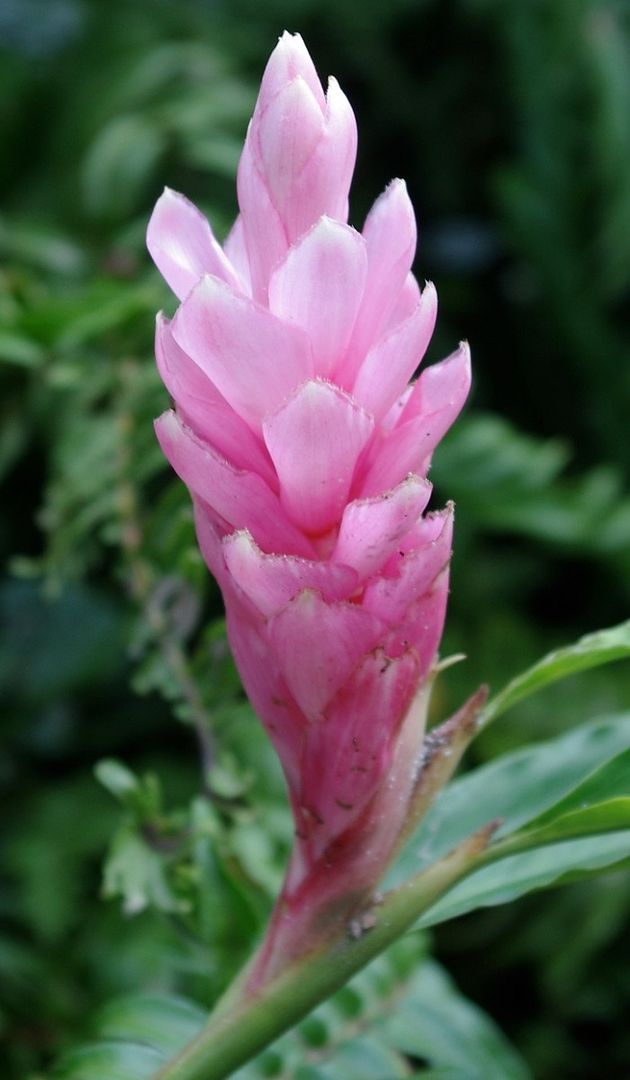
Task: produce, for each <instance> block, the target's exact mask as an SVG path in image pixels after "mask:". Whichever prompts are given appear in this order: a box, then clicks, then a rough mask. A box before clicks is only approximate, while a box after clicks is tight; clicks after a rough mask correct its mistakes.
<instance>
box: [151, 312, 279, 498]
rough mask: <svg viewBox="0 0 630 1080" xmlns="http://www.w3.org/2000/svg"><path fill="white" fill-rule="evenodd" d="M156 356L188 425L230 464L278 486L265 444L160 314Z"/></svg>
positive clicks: (170, 390) (170, 392)
mask: <svg viewBox="0 0 630 1080" xmlns="http://www.w3.org/2000/svg"><path fill="white" fill-rule="evenodd" d="M155 356H156V359H157V366H158V370H159V372H160V375H161V377H162V381H163V382H164V385H165V386H166V389H167V390H168V392H169V394H170V395H171V397H172V398H173V400H174V401H175V402H176V404H177V410H178V412H179V414H180V415H181V417H182V419H183V420H184V422H185V423H186V424H187V425H188V427H190V428H192V429H193V431H194V432H195V434H197V435H199V436H200V437H201V438H202V439H203V440H204V441H205V442H207V443H210V445H211V446H212V447H213V448H214V449H215V450H216V451H217V452H218V453H219V454H221V456H222V457H225V458H227V460H228V461H229V462H231V464H232V465H235V466H236V467H237V468H238V469H249V470H251V471H252V472H257V473H258V474H259V475H260V476H262V477H263V479H264V480H266V481H267V483H268V484H269V485H270V487H272V488H277V486H278V481H277V477H276V474H275V471H274V468H273V466H272V464H271V461H270V459H269V455H268V454H267V451H266V450H265V447H264V446H263V445H262V443H261V442H260V440H259V439H257V438H256V436H255V435H254V433H253V432H252V430H251V428H250V427H248V425H247V424H246V423H245V421H244V420H241V418H240V416H239V415H238V413H235V412H234V409H233V408H232V407H231V405H228V403H227V401H226V400H225V398H224V397H222V396H221V394H220V393H219V391H218V390H217V388H216V387H215V386H214V385H213V383H211V382H210V379H209V378H208V376H207V375H204V373H203V371H202V370H201V368H200V367H197V364H195V362H194V360H191V359H190V357H189V356H187V355H186V353H185V352H184V351H183V350H182V349H180V347H179V345H178V344H177V342H176V341H175V340H174V338H173V335H172V334H171V331H170V327H169V323H168V320H167V319H165V318H164V316H163V315H162V314H160V315H158V318H157V323H156V330H155Z"/></svg>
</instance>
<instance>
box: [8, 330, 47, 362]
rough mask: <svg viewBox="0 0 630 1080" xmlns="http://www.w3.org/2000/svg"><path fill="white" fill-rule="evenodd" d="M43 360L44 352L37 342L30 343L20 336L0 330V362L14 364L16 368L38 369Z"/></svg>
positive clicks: (30, 341)
mask: <svg viewBox="0 0 630 1080" xmlns="http://www.w3.org/2000/svg"><path fill="white" fill-rule="evenodd" d="M43 359H44V350H43V349H42V347H41V345H40V344H39V343H38V342H37V341H32V340H31V339H30V338H28V337H24V336H23V335H22V334H14V333H11V331H9V330H0V362H2V363H3V364H14V365H15V366H16V367H23V368H35V367H39V365H40V364H41V363H42V361H43Z"/></svg>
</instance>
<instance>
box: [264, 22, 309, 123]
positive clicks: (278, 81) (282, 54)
mask: <svg viewBox="0 0 630 1080" xmlns="http://www.w3.org/2000/svg"><path fill="white" fill-rule="evenodd" d="M298 76H299V77H300V78H302V79H304V82H305V83H306V84H307V86H308V87H309V89H310V91H311V93H312V94H313V97H314V98H315V100H316V101H317V103H318V105H319V107H320V109H321V110H322V112H323V111H324V108H325V105H326V100H325V98H324V91H323V90H322V84H321V83H320V81H319V75H318V74H317V71H316V70H315V65H314V63H313V61H312V60H311V57H310V54H309V52H308V49H307V48H306V45H305V44H304V41H303V40H302V38H301V36H300V34H289V33H287V31H286V30H285V31H284V33H283V34H282V35H281V37H280V39H279V41H278V44H277V45H276V47H275V49H274V50H273V52H272V54H271V56H270V57H269V60H268V61H267V66H266V68H265V71H264V74H263V77H262V81H261V84H260V91H259V94H258V101H257V102H256V109H257V110H258V111H262V110H263V109H265V108H266V107H267V105H268V104H269V103H270V101H271V100H272V99H273V98H274V97H276V95H277V94H278V93H279V92H280V91H281V90H282V89H283V87H284V86H285V85H286V84H287V83H289V82H292V81H293V79H296V78H297V77H298Z"/></svg>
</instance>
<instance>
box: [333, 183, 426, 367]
mask: <svg viewBox="0 0 630 1080" xmlns="http://www.w3.org/2000/svg"><path fill="white" fill-rule="evenodd" d="M363 236H364V238H365V242H366V244H367V251H368V276H367V282H366V285H365V292H364V294H363V303H362V305H361V311H360V312H359V316H358V318H357V321H356V326H355V332H354V334H353V336H352V341H351V343H350V347H349V349H348V353H347V356H346V359H345V360H344V362H343V364H342V365H341V366H340V368H339V370H338V373H337V375H336V380H337V381H338V382H339V383H340V384H341V385H342V386H345V387H349V386H352V384H353V382H354V379H355V377H356V373H357V371H358V368H359V365H360V364H361V361H362V360H363V358H364V356H365V355H366V353H367V351H368V350H369V349H370V348H371V347H372V345H373V344H374V343H375V341H376V340H377V339H378V337H379V335H380V333H381V332H382V331H383V330H384V328H385V326H386V324H387V322H388V320H389V318H390V316H391V314H392V312H393V310H394V308H395V307H396V304H397V301H398V298H399V295H400V291H401V289H402V288H403V285H404V283H405V280H406V278H407V274H408V273H409V270H410V268H411V264H412V262H413V257H414V254H415V250H416V237H417V233H416V221H415V217H414V213H413V207H412V205H411V201H410V199H409V196H408V194H407V188H406V186H405V182H404V180H392V182H391V184H390V185H389V186H388V187H387V188H386V189H385V191H384V192H383V194H382V195H381V196H380V197H379V198H378V199H377V200H376V202H375V203H374V206H373V207H372V209H371V210H370V212H369V214H368V216H367V219H366V222H365V225H364V227H363Z"/></svg>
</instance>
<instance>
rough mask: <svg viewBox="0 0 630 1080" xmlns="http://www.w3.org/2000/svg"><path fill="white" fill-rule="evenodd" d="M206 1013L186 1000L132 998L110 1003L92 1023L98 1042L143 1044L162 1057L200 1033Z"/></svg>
mask: <svg viewBox="0 0 630 1080" xmlns="http://www.w3.org/2000/svg"><path fill="white" fill-rule="evenodd" d="M206 1019H207V1017H206V1013H205V1012H204V1010H203V1009H201V1008H200V1007H199V1006H198V1005H195V1004H194V1003H193V1002H191V1001H188V1000H187V999H186V998H182V997H175V996H174V995H166V994H134V995H129V996H128V997H124V998H119V999H117V1000H116V1001H111V1002H109V1003H108V1004H107V1005H105V1007H104V1008H103V1009H102V1010H101V1012H100V1013H99V1014H98V1017H97V1020H96V1034H98V1036H99V1038H101V1039H105V1040H107V1039H119V1040H125V1041H127V1042H131V1043H134V1042H137V1043H145V1044H147V1045H148V1046H151V1047H153V1048H154V1049H157V1050H160V1051H163V1053H164V1055H165V1056H167V1055H171V1054H175V1053H176V1052H177V1051H178V1050H179V1049H180V1047H182V1046H184V1044H185V1043H187V1042H188V1040H189V1039H192V1038H194V1036H195V1035H196V1034H197V1032H199V1031H200V1030H201V1028H202V1027H203V1025H204V1023H205V1022H206Z"/></svg>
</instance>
